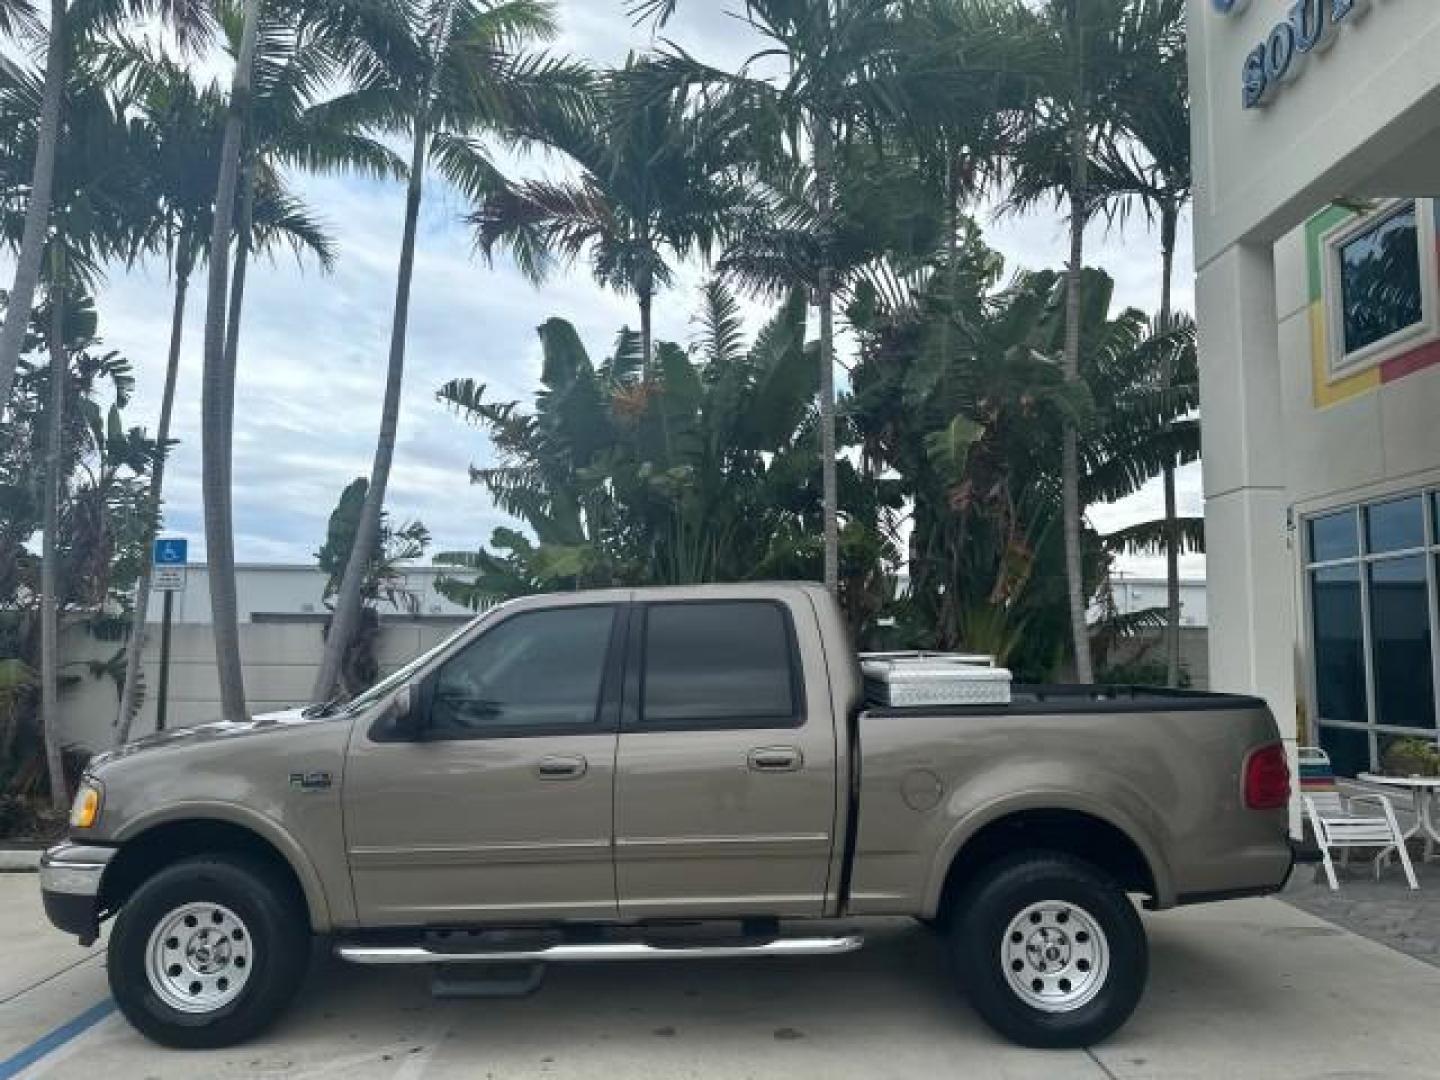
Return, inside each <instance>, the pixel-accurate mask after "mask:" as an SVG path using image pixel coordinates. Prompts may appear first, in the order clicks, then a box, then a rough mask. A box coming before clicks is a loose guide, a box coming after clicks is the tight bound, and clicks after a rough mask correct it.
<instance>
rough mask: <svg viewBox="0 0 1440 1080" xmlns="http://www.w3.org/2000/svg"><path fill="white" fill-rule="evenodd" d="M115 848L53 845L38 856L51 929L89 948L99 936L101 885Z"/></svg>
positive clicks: (41, 892) (68, 844)
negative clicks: (73, 936)
mask: <svg viewBox="0 0 1440 1080" xmlns="http://www.w3.org/2000/svg"><path fill="white" fill-rule="evenodd" d="M115 850H116V849H115V848H108V847H95V846H91V845H87V844H72V843H70V842H68V841H66V842H65V843H61V844H56V845H55V846H54V847H52V848H50V849H49V850H48V851H46V852H45V854H43V855H42V856H40V896H41V899H42V900H43V901H44V903H45V917H46V918H48V919H49V920H50V922H51V923H52V924H54V926H55V927H56V928H57V929H59V930H63V931H65V932H66V933H67V934H74V935H75V936H76V937H78V938H79V939H80V943H81V944H82V945H89V944H90V943H91V942H93V941H94V940H95V938H96V937H98V936H99V933H100V882H101V879H102V878H104V876H105V868H106V867H107V866H109V865H110V860H111V859H112V858H114V856H115Z"/></svg>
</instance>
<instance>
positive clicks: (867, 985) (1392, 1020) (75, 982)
mask: <svg viewBox="0 0 1440 1080" xmlns="http://www.w3.org/2000/svg"><path fill="white" fill-rule="evenodd" d="M1147 923H1148V926H1149V930H1150V933H1151V942H1152V949H1153V966H1154V970H1153V974H1152V978H1151V984H1150V990H1149V993H1148V994H1147V996H1146V1000H1145V1002H1144V1003H1143V1004H1142V1005H1141V1008H1140V1011H1139V1012H1138V1013H1137V1014H1136V1016H1135V1018H1134V1019H1133V1020H1132V1021H1131V1023H1130V1025H1129V1026H1128V1027H1127V1028H1126V1029H1125V1030H1124V1031H1122V1032H1121V1033H1120V1034H1119V1035H1118V1036H1117V1037H1116V1038H1114V1039H1113V1040H1111V1041H1110V1042H1109V1043H1107V1044H1105V1045H1104V1046H1102V1047H1099V1048H1097V1049H1096V1050H1094V1051H1093V1052H1083V1051H1076V1052H1066V1053H1042V1052H1035V1051H1025V1050H1018V1049H1015V1048H1013V1047H1010V1046H1007V1045H1005V1044H1003V1043H1001V1042H999V1041H998V1040H997V1039H995V1038H994V1037H993V1036H992V1035H990V1033H989V1032H988V1031H987V1030H986V1029H985V1028H984V1027H982V1026H981V1024H980V1022H979V1021H978V1020H977V1019H976V1018H975V1017H974V1015H973V1014H971V1012H970V1011H969V1010H968V1008H967V1007H966V1005H965V1003H964V1000H963V998H961V997H960V996H959V995H958V994H957V993H956V992H955V991H954V990H953V989H952V988H951V986H950V983H949V981H948V979H947V977H946V974H945V970H944V967H943V965H942V963H941V962H940V958H939V956H938V955H937V952H936V950H935V948H934V944H935V942H934V938H933V937H932V935H931V934H930V932H929V931H927V930H924V929H922V928H920V927H918V926H916V925H914V924H911V923H909V922H904V921H895V922H893V923H886V924H883V925H881V926H879V927H877V928H875V929H874V930H873V931H872V933H871V938H870V942H869V944H868V945H867V947H866V948H865V949H863V950H861V951H860V952H858V953H855V954H852V955H849V956H844V957H838V958H828V959H793V960H757V961H746V962H708V963H706V962H671V963H665V964H613V965H581V966H575V967H570V968H556V969H553V970H552V971H551V972H550V975H549V978H548V980H547V982H546V984H545V986H544V988H543V989H542V990H541V991H540V993H539V994H538V995H536V996H534V997H531V998H527V999H523V1000H505V1001H484V1000H468V1001H445V1002H440V1001H433V1000H431V998H430V997H429V994H428V992H427V990H428V986H427V980H426V975H425V974H424V973H423V972H420V971H405V970H400V971H398V972H397V971H396V970H394V969H391V970H388V971H387V970H382V969H363V968H355V967H350V966H348V965H344V964H341V963H339V962H338V961H333V960H325V959H322V960H321V961H320V962H319V963H317V964H316V965H315V966H314V968H313V970H312V973H311V977H310V981H309V983H308V984H307V986H306V988H305V990H304V992H303V995H302V999H301V1001H300V1004H299V1006H298V1007H297V1008H296V1009H295V1010H294V1011H293V1012H292V1013H291V1014H290V1015H289V1016H288V1017H287V1018H286V1020H285V1021H284V1022H283V1023H282V1024H281V1025H280V1026H279V1027H278V1028H277V1029H275V1030H274V1031H273V1032H272V1033H270V1034H269V1035H268V1036H266V1037H265V1038H263V1039H261V1040H258V1041H256V1042H255V1043H253V1044H251V1045H248V1046H244V1047H240V1048H237V1049H234V1050H229V1051H224V1052H213V1053H180V1052H176V1051H169V1050H163V1049H160V1048H158V1047H155V1046H152V1045H150V1044H149V1043H147V1042H145V1041H144V1040H143V1039H141V1038H140V1036H138V1035H137V1034H135V1033H134V1032H133V1031H132V1030H131V1029H130V1028H129V1027H128V1026H127V1025H126V1024H125V1023H124V1021H123V1020H122V1019H121V1018H120V1017H119V1016H118V1015H117V1014H115V1013H114V1012H113V1007H112V1006H111V1005H110V1003H109V998H108V994H107V991H106V986H105V972H104V969H103V964H104V958H103V955H102V954H101V952H100V951H99V950H98V949H96V950H91V951H90V952H89V953H88V954H87V953H85V952H82V951H81V950H79V949H78V947H77V946H76V945H75V943H74V941H73V939H70V938H66V937H64V936H63V935H60V934H57V933H55V932H54V931H52V930H50V929H49V928H48V926H47V925H46V924H45V923H44V917H43V915H42V914H41V912H40V908H39V900H38V896H37V894H36V882H35V878H34V876H33V875H29V874H6V875H0V1080H10V1078H11V1077H16V1076H24V1077H34V1076H51V1077H84V1078H86V1080H95V1078H96V1076H97V1073H102V1072H103V1077H104V1080H129V1078H132V1077H133V1078H136V1080H140V1078H151V1077H154V1078H171V1077H174V1078H185V1080H191V1078H195V1077H242V1076H246V1077H248V1076H262V1077H263V1076H286V1077H294V1078H311V1077H342V1078H344V1080H365V1078H371V1077H375V1078H383V1080H420V1078H422V1077H423V1078H428V1080H437V1078H459V1077H465V1078H467V1080H468V1078H476V1080H480V1078H486V1080H502V1078H507V1080H508V1078H521V1077H535V1078H540V1077H544V1078H551V1077H554V1078H563V1077H607V1078H627V1080H628V1078H632V1077H634V1078H642V1077H656V1078H661V1077H663V1078H667V1080H668V1078H679V1077H700V1078H709V1077H715V1078H721V1077H723V1078H727V1080H728V1078H736V1080H739V1078H743V1077H756V1078H759V1077H786V1078H796V1077H823V1078H824V1080H844V1078H848V1077H857V1078H858V1077H866V1078H875V1077H907V1078H909V1077H941V1076H955V1077H961V1076H963V1077H966V1078H968V1080H974V1078H983V1077H1004V1078H1007V1080H1025V1078H1029V1077H1035V1078H1037V1080H1038V1078H1045V1080H1068V1078H1071V1077H1074V1078H1085V1080H1118V1078H1123V1080H1130V1078H1138V1077H1165V1078H1180V1077H1196V1078H1200V1077H1203V1078H1214V1077H1223V1078H1233V1080H1240V1078H1246V1077H1262V1076H1263V1077H1265V1078H1266V1080H1274V1078H1277V1077H1320V1076H1328V1077H1342V1076H1343V1077H1346V1078H1359V1077H1386V1078H1391V1080H1397V1078H1408V1077H1415V1078H1420V1077H1426V1078H1429V1077H1433V1076H1435V1062H1436V1061H1440V1025H1436V1023H1435V1021H1434V1018H1435V1015H1436V1009H1437V1007H1440V969H1436V968H1434V967H1431V966H1429V965H1428V964H1425V963H1422V962H1420V961H1418V960H1415V959H1412V958H1410V957H1407V956H1404V955H1402V954H1400V953H1398V952H1395V951H1393V950H1391V949H1388V948H1386V947H1385V946H1383V945H1380V944H1377V943H1375V942H1372V941H1368V940H1366V939H1364V938H1360V937H1357V936H1355V935H1353V934H1350V933H1347V932H1345V931H1342V930H1340V929H1338V928H1336V927H1334V926H1332V925H1331V924H1329V923H1326V922H1323V921H1321V920H1319V919H1317V918H1315V917H1313V916H1311V915H1308V914H1305V913H1304V912H1301V911H1298V910H1296V909H1295V908H1293V907H1291V906H1289V905H1287V904H1284V903H1281V902H1280V901H1277V900H1246V901H1236V902H1234V903H1230V904H1222V905H1217V906H1213V907H1203V908H1193V909H1190V910H1187V911H1182V912H1172V913H1168V914H1164V915H1157V916H1148V917H1147Z"/></svg>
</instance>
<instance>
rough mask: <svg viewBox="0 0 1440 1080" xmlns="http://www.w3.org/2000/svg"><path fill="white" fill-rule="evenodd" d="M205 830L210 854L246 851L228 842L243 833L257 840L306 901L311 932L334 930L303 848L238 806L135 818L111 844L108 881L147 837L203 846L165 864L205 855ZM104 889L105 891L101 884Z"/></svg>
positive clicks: (184, 808)
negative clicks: (208, 833) (113, 854)
mask: <svg viewBox="0 0 1440 1080" xmlns="http://www.w3.org/2000/svg"><path fill="white" fill-rule="evenodd" d="M206 826H212V827H215V828H214V830H213V831H212V833H211V835H213V836H215V837H216V838H217V841H218V842H217V844H216V846H214V847H211V848H209V849H208V850H219V851H225V850H237V849H238V850H244V846H243V845H237V844H234V843H230V842H228V841H230V840H235V839H238V838H239V837H240V836H241V835H243V834H249V836H250V837H253V838H254V840H255V841H258V842H259V844H260V845H262V850H268V853H270V854H271V855H272V856H273V857H274V858H276V859H277V860H278V861H279V863H280V864H281V865H283V866H284V868H285V869H287V870H288V871H289V873H290V875H291V877H292V878H293V880H294V883H295V885H296V887H297V889H298V891H299V893H300V896H301V898H302V899H303V900H304V903H305V908H306V912H307V914H308V916H309V920H310V927H311V929H312V930H313V931H314V932H315V933H326V932H328V931H329V930H330V929H331V928H332V927H333V925H334V923H333V919H332V916H331V906H330V901H329V898H328V897H327V895H326V892H325V885H324V882H323V880H322V879H321V877H320V875H319V873H318V872H317V871H316V869H315V865H314V863H313V862H311V860H310V857H309V855H307V854H306V852H305V849H304V848H303V847H302V846H301V845H300V844H299V843H298V842H297V841H296V840H295V838H294V837H293V836H291V835H290V834H289V833H288V832H287V831H286V830H285V829H284V828H282V827H281V826H280V825H279V824H278V823H277V822H275V821H274V820H273V819H271V818H268V817H266V816H265V815H264V814H260V813H257V812H256V811H254V810H252V809H250V808H249V807H246V806H242V805H240V804H238V803H229V802H181V803H171V804H167V805H165V806H163V807H159V808H157V809H155V810H153V811H150V812H148V813H145V814H140V815H137V816H136V817H134V818H133V819H131V820H129V821H127V822H126V823H125V825H124V827H123V828H122V829H120V830H119V831H118V832H117V833H116V835H115V836H114V837H113V840H112V842H113V843H114V844H116V845H117V846H118V847H119V849H120V850H119V852H118V853H117V855H116V858H115V860H114V861H113V862H112V864H111V867H110V868H109V869H107V871H106V877H107V878H109V877H110V875H111V874H112V873H113V872H114V871H115V870H116V869H117V868H119V867H123V866H125V862H126V860H125V851H126V849H127V848H130V849H131V850H134V849H135V848H136V847H137V846H138V845H141V844H144V843H145V842H146V839H147V837H149V838H156V839H159V838H162V837H166V836H168V835H175V836H180V835H182V834H183V835H185V836H187V837H189V838H191V841H190V842H191V843H192V844H194V843H197V842H198V843H199V844H200V846H198V847H195V848H193V849H191V848H187V847H185V846H184V845H183V844H182V845H181V846H180V847H179V848H177V849H176V850H175V852H174V856H173V857H171V858H168V859H165V860H164V861H165V862H173V861H174V859H175V858H183V857H185V856H187V855H191V854H201V853H204V852H205V851H206V850H207V848H206V847H205V846H204V844H203V839H201V838H203V837H204V836H205V835H206ZM222 834H223V838H222ZM101 888H102V891H103V889H104V884H103V883H102V886H101Z"/></svg>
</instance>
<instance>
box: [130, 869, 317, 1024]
mask: <svg viewBox="0 0 1440 1080" xmlns="http://www.w3.org/2000/svg"><path fill="white" fill-rule="evenodd" d="M197 903H198V904H215V905H223V907H224V908H225V909H228V911H230V912H233V913H234V915H235V916H237V917H238V919H239V920H240V922H241V923H243V927H244V929H243V931H242V935H241V936H242V937H243V936H245V935H246V934H247V933H248V941H247V955H246V957H245V960H246V962H247V963H248V965H249V971H248V974H247V975H246V976H245V979H244V982H243V987H242V989H241V990H240V992H239V994H238V996H236V997H234V999H233V1000H230V1001H227V1002H224V1003H223V1004H221V1005H219V1007H217V1008H215V1009H213V1010H212V1011H208V1012H184V1011H181V1010H180V1009H177V1008H175V1007H173V1006H172V1005H170V1004H168V1003H167V1002H166V1001H165V1000H164V998H163V997H162V996H161V995H160V994H159V993H157V992H156V989H155V987H154V985H153V984H152V982H151V980H150V977H149V975H148V974H147V950H149V948H150V939H151V935H152V934H154V933H155V932H156V928H157V927H158V926H160V925H161V924H162V922H164V921H165V920H166V919H167V918H168V917H169V916H171V915H172V914H173V913H174V912H176V911H177V910H179V909H181V908H184V907H185V906H186V905H189V904H197ZM157 940H158V938H157ZM237 940H239V939H238V938H237ZM310 943H311V942H310V925H309V918H308V915H307V913H306V911H305V909H304V906H303V904H302V902H301V898H299V897H298V896H296V895H295V889H294V887H293V886H292V885H291V884H290V883H289V882H287V881H286V880H285V879H284V878H283V877H282V876H281V875H280V874H278V873H276V872H275V871H274V870H273V869H272V868H271V867H269V866H267V865H266V864H265V863H263V862H261V861H260V860H257V859H250V858H246V857H244V856H238V855H214V856H201V857H197V858H190V859H185V860H183V861H181V862H177V863H175V864H174V865H173V866H169V867H166V868H165V869H164V870H162V871H160V872H159V873H158V874H156V875H155V876H154V877H152V878H150V879H149V880H148V881H146V882H145V883H144V884H143V885H141V886H140V888H138V889H137V890H136V891H135V893H134V895H132V896H131V897H130V899H129V900H128V901H127V902H126V903H125V906H124V907H122V908H121V909H120V914H119V915H118V916H117V917H116V919H115V926H114V929H113V930H112V931H111V933H110V944H109V949H108V954H107V965H108V970H109V978H110V992H111V993H112V994H113V995H114V997H115V1001H116V1003H117V1004H118V1005H119V1006H120V1011H121V1012H122V1013H124V1014H125V1018H126V1019H127V1020H129V1021H130V1023H132V1024H133V1025H135V1027H136V1028H137V1029H139V1031H140V1032H141V1033H142V1034H143V1035H145V1036H146V1037H148V1038H150V1039H153V1040H154V1041H155V1042H158V1043H161V1044H163V1045H165V1046H174V1047H179V1048H182V1049H212V1048H216V1047H222V1046H233V1045H234V1044H236V1043H238V1042H243V1041H244V1040H245V1039H248V1038H250V1037H251V1036H253V1035H256V1034H258V1033H259V1032H260V1031H262V1030H263V1029H265V1028H266V1027H268V1026H269V1025H270V1024H271V1023H273V1022H274V1021H275V1019H276V1018H277V1017H279V1015H280V1014H281V1013H282V1012H283V1011H284V1010H285V1008H286V1006H287V1005H289V1004H290V1001H291V999H292V998H293V997H294V996H295V993H296V992H297V991H298V990H299V988H300V984H301V982H302V981H303V979H304V977H305V969H306V966H307V965H308V962H309V958H310ZM162 966H163V965H162ZM174 970H176V971H178V970H179V969H178V968H176V969H174ZM232 992H233V991H232Z"/></svg>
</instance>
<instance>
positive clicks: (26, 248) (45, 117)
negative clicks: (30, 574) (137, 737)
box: [0, 0, 67, 685]
mask: <svg viewBox="0 0 1440 1080" xmlns="http://www.w3.org/2000/svg"><path fill="white" fill-rule="evenodd" d="M17 10H18V9H17ZM66 43H67V35H66V28H65V0H50V30H49V44H48V46H47V48H46V50H45V89H44V94H43V96H42V98H41V101H40V129H39V139H38V141H37V144H36V147H35V159H34V165H33V167H32V168H33V171H32V174H31V177H30V201H29V204H28V205H27V206H26V209H25V232H24V235H23V237H22V238H21V241H20V254H19V258H18V259H17V260H16V262H15V278H14V283H13V284H12V285H11V286H10V301H9V304H8V306H7V307H6V309H5V323H4V325H3V326H0V419H4V416H5V410H6V408H7V407H8V406H9V403H10V390H11V387H12V386H13V385H14V382H15V366H16V364H18V363H19V361H20V347H21V345H22V343H23V342H24V339H25V330H26V327H27V326H28V325H29V322H30V305H31V304H32V303H33V302H34V299H35V286H36V285H37V284H38V283H39V281H40V267H41V262H42V260H43V259H44V256H45V228H46V226H47V225H48V224H49V221H50V196H51V188H52V186H53V184H54V182H55V148H56V145H57V143H58V142H59V139H60V106H61V102H62V100H63V99H64V96H65V51H66ZM46 685H48V684H46Z"/></svg>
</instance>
